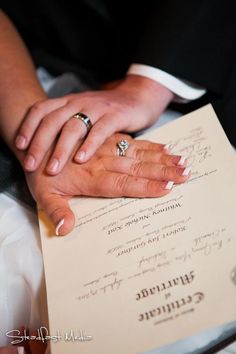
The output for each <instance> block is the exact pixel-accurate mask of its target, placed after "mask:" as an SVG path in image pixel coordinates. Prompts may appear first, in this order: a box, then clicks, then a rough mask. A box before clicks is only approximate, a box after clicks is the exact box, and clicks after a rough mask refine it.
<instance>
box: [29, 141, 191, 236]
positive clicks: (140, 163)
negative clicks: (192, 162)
mask: <svg viewBox="0 0 236 354" xmlns="http://www.w3.org/2000/svg"><path fill="white" fill-rule="evenodd" d="M123 139H126V140H127V141H129V144H130V145H129V148H128V150H127V151H126V156H117V143H118V142H119V141H120V140H123ZM49 153H50V152H49ZM72 156H73V154H72ZM47 159H48V157H47V156H46V157H45V159H44V163H43V164H41V166H40V168H39V169H38V170H36V171H35V172H27V173H26V178H27V181H28V185H29V188H30V190H31V193H32V195H33V196H34V198H35V200H36V201H37V202H38V204H39V206H40V207H41V208H42V209H43V210H44V211H45V212H46V214H47V215H48V217H49V218H50V219H51V221H52V222H53V224H54V225H55V227H56V233H57V234H58V235H65V234H67V233H68V232H70V231H71V230H72V229H73V227H74V222H75V219H74V215H73V213H72V211H71V209H70V208H69V204H68V201H69V199H70V198H71V197H73V196H80V195H81V196H82V195H86V196H96V197H98V196H103V197H121V196H127V197H161V196H164V195H166V194H168V193H169V192H170V191H171V189H172V186H173V183H182V182H185V181H186V180H187V179H188V177H189V169H188V168H185V167H186V160H184V159H183V158H181V156H174V155H168V151H166V150H165V148H164V146H163V145H161V144H156V143H152V142H149V141H144V140H143V141H142V140H134V139H132V138H131V137H130V136H128V135H124V134H114V135H113V136H112V137H110V138H109V139H107V141H106V142H105V143H104V144H103V145H102V146H101V147H100V148H99V149H98V150H97V152H96V154H95V155H94V156H93V157H92V158H91V159H90V160H89V161H88V162H86V163H84V164H81V165H78V164H76V163H75V162H74V161H73V160H72V159H71V160H69V162H68V163H67V164H66V166H65V168H64V169H63V170H62V172H61V173H60V174H58V175H56V176H50V175H48V174H47V173H46V172H45V165H46V162H47Z"/></svg>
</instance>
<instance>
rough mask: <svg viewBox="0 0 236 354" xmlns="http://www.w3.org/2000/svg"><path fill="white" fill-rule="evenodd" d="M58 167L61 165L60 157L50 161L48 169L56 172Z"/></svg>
mask: <svg viewBox="0 0 236 354" xmlns="http://www.w3.org/2000/svg"><path fill="white" fill-rule="evenodd" d="M58 167H59V161H58V159H55V158H54V159H52V161H51V162H50V164H49V166H48V169H49V170H50V171H51V172H56V171H57V170H58Z"/></svg>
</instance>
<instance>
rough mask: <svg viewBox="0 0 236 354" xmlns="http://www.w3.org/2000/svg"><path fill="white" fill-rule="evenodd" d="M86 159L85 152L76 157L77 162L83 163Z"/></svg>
mask: <svg viewBox="0 0 236 354" xmlns="http://www.w3.org/2000/svg"><path fill="white" fill-rule="evenodd" d="M84 158H85V151H80V152H78V154H77V155H76V156H75V160H76V161H83V160H84Z"/></svg>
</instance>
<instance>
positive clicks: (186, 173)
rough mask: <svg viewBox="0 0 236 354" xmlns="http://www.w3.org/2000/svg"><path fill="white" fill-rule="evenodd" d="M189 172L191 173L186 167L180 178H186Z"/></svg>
mask: <svg viewBox="0 0 236 354" xmlns="http://www.w3.org/2000/svg"><path fill="white" fill-rule="evenodd" d="M190 171H191V168H190V167H186V168H185V169H184V170H183V173H182V176H188V174H189V172H190Z"/></svg>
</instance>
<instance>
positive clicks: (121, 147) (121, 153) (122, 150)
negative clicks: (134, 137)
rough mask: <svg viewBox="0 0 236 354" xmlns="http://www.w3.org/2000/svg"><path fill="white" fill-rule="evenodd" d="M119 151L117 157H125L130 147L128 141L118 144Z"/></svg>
mask: <svg viewBox="0 0 236 354" xmlns="http://www.w3.org/2000/svg"><path fill="white" fill-rule="evenodd" d="M117 146H118V149H117V155H118V156H125V151H126V150H127V149H128V147H129V142H128V141H127V140H121V141H119V142H118V143H117Z"/></svg>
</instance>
